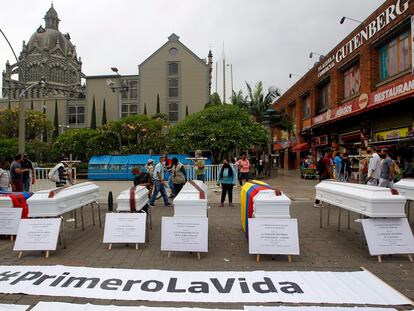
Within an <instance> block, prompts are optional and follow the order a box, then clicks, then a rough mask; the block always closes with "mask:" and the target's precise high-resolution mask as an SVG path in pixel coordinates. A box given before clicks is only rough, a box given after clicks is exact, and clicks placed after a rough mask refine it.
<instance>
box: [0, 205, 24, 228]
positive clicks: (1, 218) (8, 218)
mask: <svg viewBox="0 0 414 311" xmlns="http://www.w3.org/2000/svg"><path fill="white" fill-rule="evenodd" d="M22 212H23V209H22V208H20V207H12V208H0V234H5V235H9V234H10V235H15V234H17V230H18V229H19V224H20V220H21V218H22Z"/></svg>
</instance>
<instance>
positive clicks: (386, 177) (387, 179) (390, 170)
mask: <svg viewBox="0 0 414 311" xmlns="http://www.w3.org/2000/svg"><path fill="white" fill-rule="evenodd" d="M380 158H381V159H383V160H382V164H381V175H380V179H379V185H378V186H379V187H383V188H391V187H392V186H393V184H394V183H393V181H394V177H395V169H394V161H393V160H392V159H391V158H390V156H389V155H388V149H382V150H381V154H380Z"/></svg>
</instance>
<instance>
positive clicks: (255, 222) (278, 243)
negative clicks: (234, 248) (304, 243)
mask: <svg viewBox="0 0 414 311" xmlns="http://www.w3.org/2000/svg"><path fill="white" fill-rule="evenodd" d="M249 253H250V254H270V255H299V254H300V251H299V235H298V221H297V219H278V218H250V219H249Z"/></svg>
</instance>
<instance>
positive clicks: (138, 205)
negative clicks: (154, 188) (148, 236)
mask: <svg viewBox="0 0 414 311" xmlns="http://www.w3.org/2000/svg"><path fill="white" fill-rule="evenodd" d="M133 200H134V201H133ZM116 202H117V208H116V211H117V212H129V211H132V212H133V211H140V210H141V209H142V208H143V207H144V206H145V205H146V204H147V203H148V189H147V188H146V187H145V186H132V187H131V188H130V189H128V190H125V191H122V192H121V193H120V195H118V197H117V198H116Z"/></svg>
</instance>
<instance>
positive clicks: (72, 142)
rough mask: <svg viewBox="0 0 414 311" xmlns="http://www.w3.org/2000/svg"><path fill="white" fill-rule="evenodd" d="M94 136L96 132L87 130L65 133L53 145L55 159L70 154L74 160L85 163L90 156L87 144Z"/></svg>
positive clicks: (74, 130)
mask: <svg viewBox="0 0 414 311" xmlns="http://www.w3.org/2000/svg"><path fill="white" fill-rule="evenodd" d="M96 134H97V131H96V130H94V129H88V128H84V129H70V130H67V131H65V132H64V133H62V134H61V135H59V137H58V138H57V139H56V140H55V141H54V143H53V152H54V155H55V157H58V156H60V155H66V156H69V155H70V154H72V156H73V158H74V159H78V160H81V161H86V160H87V159H89V155H90V153H89V152H90V150H89V148H88V142H89V140H90V139H92V138H93V137H94V136H96Z"/></svg>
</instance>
